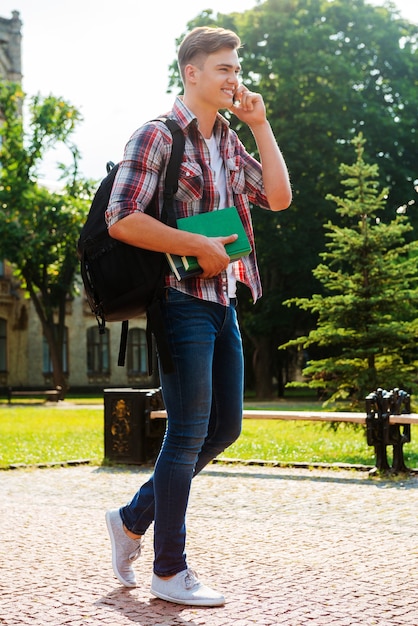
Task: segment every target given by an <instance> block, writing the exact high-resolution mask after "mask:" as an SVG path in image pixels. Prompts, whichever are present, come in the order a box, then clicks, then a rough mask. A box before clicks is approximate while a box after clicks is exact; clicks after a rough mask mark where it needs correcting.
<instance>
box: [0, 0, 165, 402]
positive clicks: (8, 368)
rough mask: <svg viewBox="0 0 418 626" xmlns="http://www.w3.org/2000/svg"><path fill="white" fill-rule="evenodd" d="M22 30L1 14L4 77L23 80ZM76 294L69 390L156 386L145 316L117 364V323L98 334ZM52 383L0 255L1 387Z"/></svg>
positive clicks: (40, 340) (29, 312)
mask: <svg viewBox="0 0 418 626" xmlns="http://www.w3.org/2000/svg"><path fill="white" fill-rule="evenodd" d="M21 29H22V22H21V20H20V16H19V13H18V12H17V11H14V12H13V13H12V17H11V18H10V19H6V18H3V17H0V78H1V79H3V80H8V81H12V82H18V83H21V82H22V64H21V58H22V55H21V41H22V36H21ZM0 123H1V115H0ZM74 253H75V251H74ZM78 294H79V295H78V296H76V297H74V298H73V299H71V300H70V299H69V300H68V303H67V310H66V332H65V341H64V346H63V363H64V371H65V375H66V378H67V383H68V387H69V389H70V390H83V391H88V390H91V391H95V392H96V391H98V390H102V389H103V388H105V387H126V386H129V387H131V386H134V387H153V386H155V385H156V384H157V382H158V377H157V376H156V374H155V373H154V375H153V376H152V377H150V376H148V365H147V343H146V330H145V329H146V320H145V318H138V319H135V320H132V321H131V322H130V325H129V332H128V342H127V350H126V364H125V366H124V367H119V366H118V365H117V361H118V353H119V342H120V331H121V324H119V323H116V322H114V323H112V324H109V325H108V326H107V327H106V329H105V332H104V333H103V334H100V332H99V328H98V324H97V322H96V319H95V317H94V316H93V314H92V313H91V311H90V308H89V305H88V303H87V299H86V298H85V295H84V290H83V286H82V283H81V279H79V290H78ZM154 369H155V368H154ZM51 385H52V368H51V360H50V355H49V349H48V345H47V343H46V341H45V338H44V337H43V332H42V327H41V323H40V320H39V317H38V315H37V314H36V311H35V309H34V306H33V304H32V302H31V301H30V299H29V298H28V296H27V294H26V293H25V292H24V290H22V289H21V287H20V285H19V282H18V281H17V280H16V279H15V277H14V276H13V268H12V267H11V265H10V264H9V263H8V262H7V261H6V260H0V387H1V388H3V389H4V388H6V387H12V388H27V389H44V388H45V387H50V386H51Z"/></svg>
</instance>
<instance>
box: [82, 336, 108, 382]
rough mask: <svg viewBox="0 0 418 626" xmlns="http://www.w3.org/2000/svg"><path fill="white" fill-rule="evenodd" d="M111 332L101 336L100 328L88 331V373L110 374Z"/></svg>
mask: <svg viewBox="0 0 418 626" xmlns="http://www.w3.org/2000/svg"><path fill="white" fill-rule="evenodd" d="M109 363H110V358H109V331H108V329H107V328H105V332H104V333H103V334H101V333H100V332H99V327H98V326H91V327H90V328H88V329H87V373H88V374H90V375H91V374H110V365H109Z"/></svg>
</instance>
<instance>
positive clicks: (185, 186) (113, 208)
mask: <svg viewBox="0 0 418 626" xmlns="http://www.w3.org/2000/svg"><path fill="white" fill-rule="evenodd" d="M168 116H169V117H171V118H173V119H175V120H176V121H177V123H178V124H179V126H180V127H181V129H182V130H183V132H184V134H185V138H186V142H185V151H184V156H183V162H182V165H181V168H180V175H179V186H178V191H177V193H176V194H175V196H174V210H175V214H176V217H177V218H180V217H186V216H189V215H194V214H195V213H203V212H205V211H213V210H216V209H217V208H219V207H218V202H219V193H218V192H217V190H216V187H215V181H214V177H213V174H212V170H211V169H210V163H209V160H210V159H209V151H208V148H207V146H206V143H205V141H204V139H203V137H202V136H201V134H200V132H199V130H198V125H197V120H196V118H195V116H194V115H193V113H192V112H191V111H190V110H189V109H188V108H187V107H186V106H185V105H184V104H183V102H182V100H181V99H180V98H177V99H176V101H175V104H174V106H173V109H172V111H171V112H170V113H169V114H168ZM214 134H215V137H216V141H217V144H218V146H219V148H220V153H221V155H222V159H223V161H224V164H225V175H226V187H227V194H228V204H227V206H232V205H234V206H236V207H237V210H238V213H239V215H240V217H241V219H242V222H243V224H244V228H245V230H246V233H247V236H248V239H249V241H250V243H251V247H252V252H251V253H250V255H249V256H247V257H243V258H242V259H240V260H239V261H236V262H235V263H233V270H234V274H235V277H236V279H237V280H239V281H241V282H243V283H244V284H246V285H247V286H248V287H249V289H250V290H251V294H252V297H253V300H254V302H255V301H256V300H257V298H259V297H260V296H261V282H260V276H259V272H258V268H257V261H256V254H255V245H254V233H253V228H252V223H251V215H250V207H249V202H252V203H253V204H255V205H257V206H260V207H262V208H266V209H268V208H269V204H268V201H267V197H266V195H265V192H264V188H263V180H262V172H261V165H260V163H259V162H258V161H256V160H255V159H254V158H253V157H252V156H251V155H249V154H248V152H247V151H246V150H245V148H244V146H243V144H242V143H241V142H240V140H239V139H238V137H237V135H236V133H235V132H234V131H233V130H232V129H230V127H229V124H228V122H227V120H226V119H225V118H224V117H223V116H222V115H220V114H218V117H217V120H216V123H215V127H214ZM171 143H172V137H171V133H170V131H169V130H168V129H167V127H166V126H165V124H164V123H163V122H161V121H152V122H148V123H146V124H144V125H143V126H142V127H141V128H139V129H138V130H137V131H136V132H135V133H134V134H133V135H132V137H131V138H130V140H129V141H128V143H127V145H126V148H125V154H124V158H123V160H122V162H121V164H120V167H119V170H118V173H117V175H116V179H115V183H114V186H113V190H112V194H111V197H110V202H109V206H108V209H107V212H106V220H107V223H108V226H110V225H112V224H114V223H115V222H117V221H118V220H120V219H122V218H124V217H126V216H127V215H129V214H130V213H133V212H136V211H145V210H146V208H147V207H148V206H150V205H152V201H153V198H154V195H155V193H156V192H157V194H158V196H157V197H158V203H157V209H156V211H157V215H156V216H157V217H160V209H161V207H162V196H163V189H164V177H165V171H166V168H167V163H168V159H169V156H170V153H171ZM221 208H223V207H221ZM166 284H167V285H168V286H171V287H174V288H175V289H178V290H180V291H182V292H184V293H186V294H189V295H191V296H195V297H198V298H202V299H204V300H210V301H212V302H217V303H219V304H223V305H226V304H228V295H227V294H228V288H227V273H226V271H224V272H222V273H221V274H219V275H218V276H216V277H214V278H210V279H200V278H199V277H196V278H189V279H187V280H183V281H178V280H177V279H176V278H175V276H174V274H172V273H169V274H168V275H167V279H166Z"/></svg>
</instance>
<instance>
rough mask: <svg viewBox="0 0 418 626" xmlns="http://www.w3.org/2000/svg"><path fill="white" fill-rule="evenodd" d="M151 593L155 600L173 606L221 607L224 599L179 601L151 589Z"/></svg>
mask: <svg viewBox="0 0 418 626" xmlns="http://www.w3.org/2000/svg"><path fill="white" fill-rule="evenodd" d="M151 593H152V595H153V596H155V597H156V598H159V599H160V600H166V601H167V602H174V603H175V604H184V605H187V606H223V605H224V604H225V599H224V598H223V599H222V600H215V599H213V600H181V599H180V598H172V597H171V596H166V595H164V594H163V593H160V592H159V591H154V589H152V588H151Z"/></svg>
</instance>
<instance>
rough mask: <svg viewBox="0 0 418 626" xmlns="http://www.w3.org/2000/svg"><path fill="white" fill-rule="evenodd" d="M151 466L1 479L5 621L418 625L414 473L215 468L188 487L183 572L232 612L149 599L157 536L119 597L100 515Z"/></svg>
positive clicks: (14, 624) (151, 625)
mask: <svg viewBox="0 0 418 626" xmlns="http://www.w3.org/2000/svg"><path fill="white" fill-rule="evenodd" d="M149 472H150V468H141V467H138V468H132V467H126V468H117V469H115V468H113V469H112V468H98V467H90V466H77V467H64V468H55V469H32V470H14V471H5V472H1V473H0V503H1V505H0V506H1V517H0V539H1V541H0V624H7V626H18V625H19V626H20V625H26V624H27V625H28V626H29V625H30V626H58V625H59V626H61V625H65V626H91V625H94V626H95V625H97V626H105V625H106V626H119V625H121V626H122V625H130V626H133V625H134V626H181V625H188V626H250V625H251V626H252V625H257V626H418V498H417V495H418V477H416V476H414V477H412V478H409V479H407V480H402V479H397V480H396V481H393V482H391V481H383V480H382V481H379V480H375V479H373V480H372V479H370V478H369V477H368V474H367V473H365V472H354V471H345V470H344V471H330V470H312V471H310V470H303V469H287V468H282V469H280V468H266V467H256V466H250V467H243V466H221V465H213V466H210V467H209V468H208V470H207V471H205V472H204V473H202V475H201V476H199V477H197V478H196V479H195V481H194V484H193V489H192V496H191V501H190V506H189V514H188V520H187V521H188V544H187V552H188V559H189V564H190V566H191V567H193V568H194V569H195V570H196V571H197V572H198V574H199V576H200V577H201V579H202V580H203V581H204V582H206V583H207V584H209V585H212V586H214V587H215V588H217V589H219V590H220V591H222V592H223V593H224V594H225V596H226V600H227V602H226V605H225V606H224V607H219V608H194V607H185V606H181V605H175V604H170V603H166V602H164V601H161V600H158V599H156V598H153V597H152V596H151V595H150V593H149V584H150V579H151V570H152V533H150V534H149V536H148V537H147V540H146V543H145V550H144V553H143V556H142V557H141V559H140V560H139V561H137V562H136V566H135V569H136V571H137V577H138V579H139V581H140V586H139V587H138V588H137V589H133V590H128V589H125V588H123V587H122V586H121V585H120V584H119V583H118V581H117V580H116V579H115V577H114V575H113V572H112V569H111V563H110V542H109V539H108V536H107V531H106V525H105V522H104V513H105V510H106V509H107V508H113V507H115V506H119V505H121V504H123V503H124V502H125V501H127V500H128V499H129V498H130V497H131V496H132V495H133V493H134V491H135V490H136V488H137V486H138V485H139V484H140V483H142V482H143V480H145V478H146V477H147V476H148V475H149Z"/></svg>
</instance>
